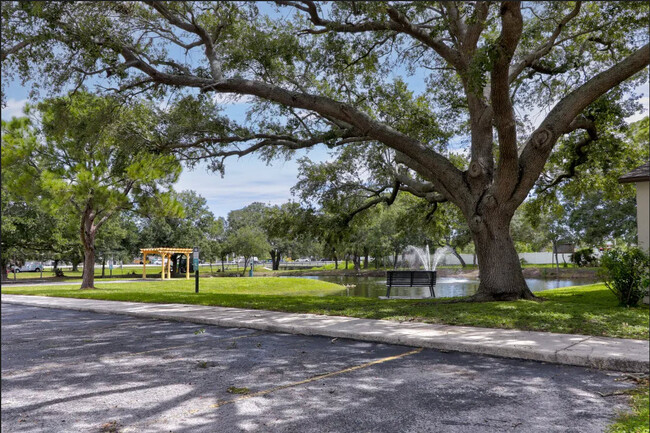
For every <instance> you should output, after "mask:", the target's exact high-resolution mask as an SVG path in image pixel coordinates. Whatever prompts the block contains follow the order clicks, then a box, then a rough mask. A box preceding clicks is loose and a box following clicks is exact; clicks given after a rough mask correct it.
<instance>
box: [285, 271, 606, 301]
mask: <svg viewBox="0 0 650 433" xmlns="http://www.w3.org/2000/svg"><path fill="white" fill-rule="evenodd" d="M279 278H309V279H312V280H321V281H329V282H331V283H337V284H341V285H344V286H345V285H347V286H354V287H348V288H346V290H345V292H344V293H342V295H343V296H363V297H366V298H378V297H380V296H386V278H385V277H365V276H354V275H308V276H304V275H303V276H295V277H289V276H283V277H279ZM478 283H479V282H478V280H470V279H462V278H453V277H439V278H438V279H437V282H436V287H435V293H436V297H438V298H451V297H457V296H469V295H473V294H474V293H476V290H477V289H478ZM526 283H527V284H528V287H529V288H530V290H531V291H533V292H539V291H542V290H548V289H558V288H560V287H568V286H581V285H586V284H593V283H594V281H592V280H590V279H576V280H544V279H537V278H527V279H526ZM390 296H391V298H392V297H405V298H427V297H429V288H428V287H393V288H392V289H391V291H390Z"/></svg>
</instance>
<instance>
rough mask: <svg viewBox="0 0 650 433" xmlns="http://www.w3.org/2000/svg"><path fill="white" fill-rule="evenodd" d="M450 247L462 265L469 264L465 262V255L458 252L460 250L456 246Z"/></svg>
mask: <svg viewBox="0 0 650 433" xmlns="http://www.w3.org/2000/svg"><path fill="white" fill-rule="evenodd" d="M450 248H451V252H452V254H453V255H454V256H455V257H456V258H457V259H458V261H459V262H460V266H461V267H463V268H464V267H466V266H467V264H466V263H465V260H463V257H462V256H461V255H460V254H458V251H456V248H454V247H450Z"/></svg>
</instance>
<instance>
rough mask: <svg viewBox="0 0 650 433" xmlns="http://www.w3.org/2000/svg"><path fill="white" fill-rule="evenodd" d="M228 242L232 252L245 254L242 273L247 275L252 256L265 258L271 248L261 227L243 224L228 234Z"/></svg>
mask: <svg viewBox="0 0 650 433" xmlns="http://www.w3.org/2000/svg"><path fill="white" fill-rule="evenodd" d="M226 242H227V243H228V247H229V248H230V250H231V251H232V252H234V253H235V254H237V255H242V256H244V270H243V272H242V275H245V273H246V266H247V265H248V262H249V260H250V259H251V258H253V257H258V258H264V257H266V256H267V254H268V251H269V249H270V248H271V247H270V245H269V243H268V241H267V239H266V234H265V233H264V231H262V229H261V228H259V227H252V226H243V227H240V228H239V229H237V230H234V231H231V232H230V233H229V234H228V238H227V240H226Z"/></svg>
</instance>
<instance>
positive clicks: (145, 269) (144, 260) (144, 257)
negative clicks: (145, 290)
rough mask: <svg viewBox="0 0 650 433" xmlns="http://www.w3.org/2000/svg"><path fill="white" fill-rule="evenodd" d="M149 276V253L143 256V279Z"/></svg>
mask: <svg viewBox="0 0 650 433" xmlns="http://www.w3.org/2000/svg"><path fill="white" fill-rule="evenodd" d="M145 278H147V253H144V255H143V256H142V279H143V280H144V279H145Z"/></svg>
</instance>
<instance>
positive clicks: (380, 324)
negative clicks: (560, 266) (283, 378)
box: [1, 295, 650, 373]
mask: <svg viewBox="0 0 650 433" xmlns="http://www.w3.org/2000/svg"><path fill="white" fill-rule="evenodd" d="M1 300H2V302H6V303H11V304H21V305H30V306H34V307H45V308H63V309H70V310H77V311H93V312H97V313H108V314H125V315H129V316H135V317H145V318H153V319H164V320H176V321H183V322H193V323H204V324H210V325H218V326H225V327H237V328H251V329H258V330H262V331H271V332H286V333H290V334H302V335H322V336H327V337H338V338H350V339H353V340H363V341H372V342H379V343H387V344H401V345H404V346H414V347H425V348H431V349H439V350H450V351H459V352H467V353H479V354H485V355H493V356H501V357H506V358H518V359H529V360H535V361H544V362H550V363H555V364H567V365H579V366H583V367H592V368H598V369H605V370H617V371H629V372H639V373H648V370H649V369H650V360H649V358H650V354H649V349H650V346H649V344H648V341H645V340H627V339H620V338H605V337H590V336H586V335H572V334H552V333H547V332H531V331H518V330H508V329H494V328H475V327H470V326H448V325H429V324H423V323H413V322H394V321H389V320H370V319H355V318H350V317H340V316H321V315H316V314H295V313H282V312H276V311H264V310H245V309H240V308H224V307H208V306H203V305H185V304H146V303H137V302H119V301H99V300H91V299H74V298H54V297H46V296H21V295H2V297H1Z"/></svg>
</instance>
